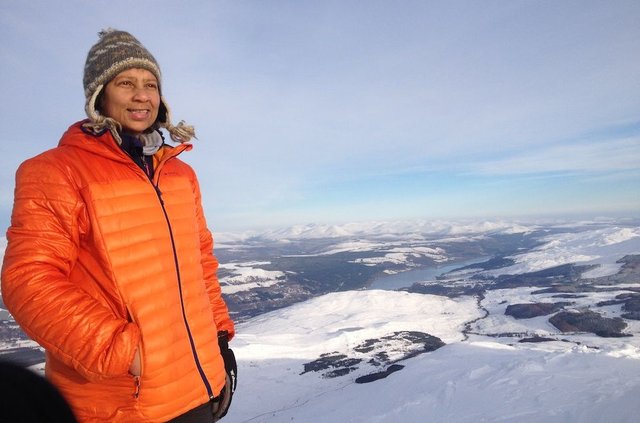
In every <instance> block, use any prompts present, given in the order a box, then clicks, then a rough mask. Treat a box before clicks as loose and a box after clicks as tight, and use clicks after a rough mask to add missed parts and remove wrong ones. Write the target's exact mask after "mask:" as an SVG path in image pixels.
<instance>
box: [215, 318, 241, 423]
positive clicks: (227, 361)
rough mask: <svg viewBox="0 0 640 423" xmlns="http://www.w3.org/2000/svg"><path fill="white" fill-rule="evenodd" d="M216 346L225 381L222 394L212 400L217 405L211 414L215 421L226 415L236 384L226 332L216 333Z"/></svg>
mask: <svg viewBox="0 0 640 423" xmlns="http://www.w3.org/2000/svg"><path fill="white" fill-rule="evenodd" d="M218 346H219V347H220V354H221V355H222V359H223V360H224V370H225V372H226V381H225V385H224V388H223V389H222V392H220V395H219V396H218V398H216V399H214V402H216V403H217V404H215V405H214V412H213V417H214V418H215V420H216V421H217V420H218V419H221V418H223V417H224V416H226V415H227V411H229V406H230V405H231V399H232V398H233V393H234V392H235V391H236V386H237V384H238V365H237V363H236V356H235V354H234V353H233V350H232V349H231V348H229V333H228V332H227V331H226V330H225V331H222V332H218ZM216 405H217V407H216Z"/></svg>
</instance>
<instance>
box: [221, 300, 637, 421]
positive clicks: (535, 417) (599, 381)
mask: <svg viewBox="0 0 640 423" xmlns="http://www.w3.org/2000/svg"><path fill="white" fill-rule="evenodd" d="M477 317H479V311H478V309H477V307H476V304H475V300H474V299H473V298H469V297H467V298H461V299H459V300H455V301H454V300H451V299H447V298H444V297H436V296H428V295H420V294H407V293H399V292H389V291H352V292H343V293H335V294H329V295H325V296H323V297H320V298H315V299H312V300H310V301H308V302H305V303H303V304H299V305H296V306H293V307H290V308H288V309H285V310H282V311H278V312H273V313H269V314H266V315H263V316H260V317H257V318H255V319H253V320H251V321H248V322H246V323H244V324H242V325H239V327H238V335H237V338H236V339H235V340H234V341H233V342H232V346H233V348H234V350H235V352H236V355H237V358H238V361H239V367H240V373H239V378H240V379H239V380H240V384H239V388H238V391H237V394H236V396H235V398H234V402H233V407H232V408H233V409H232V411H231V412H230V414H229V416H228V417H227V418H226V419H227V421H228V422H229V423H231V422H291V421H295V422H310V423H315V422H317V423H321V422H394V423H397V422H447V423H455V422H571V423H573V422H635V421H637V415H638V412H640V409H639V408H638V404H637V397H638V395H639V394H640V349H639V348H638V347H639V345H638V342H637V341H634V342H630V341H629V340H630V339H633V338H625V341H619V342H617V343H616V345H617V346H616V347H614V348H609V349H606V350H598V349H595V348H591V347H590V345H589V338H590V337H589V336H586V335H585V338H584V343H583V344H582V345H578V344H576V343H572V342H561V341H556V342H547V343H541V344H534V343H527V344H522V343H520V344H518V343H513V344H512V345H509V343H505V341H504V340H494V339H492V338H488V337H481V336H472V337H471V338H470V339H468V340H466V341H465V340H463V339H464V338H463V336H462V330H463V327H464V322H466V321H470V320H473V319H476V318H477ZM396 331H424V332H427V333H429V334H431V335H434V336H438V337H440V338H441V339H442V340H443V341H444V342H446V343H447V345H446V346H444V347H442V348H440V349H437V350H436V351H433V352H429V353H425V354H422V355H419V356H417V357H413V358H411V359H408V360H404V361H401V362H399V364H403V365H404V366H405V367H404V368H403V369H402V370H400V371H397V372H395V373H392V374H391V375H389V376H388V377H386V378H385V379H381V380H377V381H375V382H371V383H366V384H358V383H355V380H356V378H357V377H358V376H361V375H362V374H366V373H368V372H372V371H375V367H374V366H370V365H367V364H366V362H365V364H364V365H362V366H359V367H358V369H357V370H355V371H353V372H351V373H348V374H346V375H343V376H339V377H333V378H328V377H323V375H322V373H321V372H306V373H304V368H305V367H304V365H305V363H308V362H310V361H311V360H314V359H317V358H318V357H320V356H321V355H323V354H325V355H327V354H329V353H335V352H339V353H341V354H343V355H346V356H347V357H349V358H357V357H358V353H357V352H354V350H353V349H354V347H355V346H356V345H361V344H362V342H363V341H365V340H368V339H375V338H380V337H383V336H385V335H387V334H389V333H392V332H396ZM386 348H387V349H389V350H394V346H393V343H392V342H390V343H387V345H386ZM365 356H366V354H365ZM301 373H303V374H301Z"/></svg>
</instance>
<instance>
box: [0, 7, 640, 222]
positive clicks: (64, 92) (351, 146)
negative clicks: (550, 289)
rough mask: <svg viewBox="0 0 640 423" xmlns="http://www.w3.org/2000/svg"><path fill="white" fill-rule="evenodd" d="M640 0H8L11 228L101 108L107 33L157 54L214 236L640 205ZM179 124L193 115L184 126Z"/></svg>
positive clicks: (3, 194)
mask: <svg viewBox="0 0 640 423" xmlns="http://www.w3.org/2000/svg"><path fill="white" fill-rule="evenodd" d="M639 23H640V2H637V1H634V0H632V1H623V0H616V1H590V0H589V1H562V2H557V1H529V0H525V1H519V0H515V1H512V0H502V1H495V0H494V1H491V0H490V1H483V2H477V1H470V0H469V1H412V0H407V1H401V2H400V1H391V0H389V1H375V0H374V1H366V2H365V1H352V0H340V1H333V0H328V1H306V0H302V1H293V0H291V1H284V0H280V1H204V0H202V1H185V2H177V1H164V0H158V1H148V0H141V1H137V2H129V1H121V0H109V1H105V0H95V1H91V2H87V1H80V0H68V1H65V2H60V3H59V4H56V6H55V7H53V6H52V4H51V2H48V1H43V0H35V1H29V2H22V1H17V0H16V1H12V0H0V71H1V75H2V77H1V78H0V97H1V98H2V99H4V101H2V102H1V103H0V141H2V142H1V143H0V226H3V227H6V226H7V225H8V224H9V216H10V212H11V207H12V196H13V188H14V179H13V178H14V173H15V170H16V168H17V166H18V165H19V164H20V163H21V162H22V161H24V160H25V159H27V158H29V157H32V156H34V155H36V154H38V153H40V152H42V151H45V150H47V149H49V148H53V147H55V145H56V144H57V142H58V140H59V138H60V136H61V135H62V133H63V132H64V131H65V130H66V128H67V127H68V126H69V125H71V124H72V123H74V122H76V121H78V120H81V119H83V118H84V117H85V114H84V95H83V90H82V70H83V66H84V61H85V59H86V54H87V52H88V50H89V48H90V47H91V46H92V45H93V44H94V43H95V42H96V41H97V40H98V37H97V33H98V32H99V31H100V30H101V29H103V28H107V27H113V28H117V29H122V30H126V31H129V32H131V33H132V34H133V35H134V36H136V37H137V38H138V39H139V40H140V41H141V42H142V43H143V44H144V45H145V46H146V47H147V48H148V49H149V50H150V51H151V52H152V54H153V55H154V56H155V57H156V59H157V60H158V62H159V64H160V67H161V70H162V74H163V80H162V90H163V95H164V96H165V98H166V99H167V101H168V103H169V105H170V107H171V110H172V115H173V120H174V121H175V122H177V121H179V120H182V119H184V120H185V121H187V122H188V123H190V124H193V125H194V126H195V127H196V133H197V137H198V139H197V140H195V141H194V149H193V150H192V151H191V152H188V153H185V154H183V155H182V156H181V158H182V159H183V160H185V161H186V162H188V163H189V164H191V165H192V166H193V167H194V169H195V170H196V172H197V174H198V177H199V180H200V184H201V188H202V191H203V202H204V208H205V213H206V216H207V219H208V223H209V226H210V228H211V229H212V231H213V232H214V233H215V232H217V231H234V230H244V229H250V228H258V227H265V228H272V227H279V226H286V225H291V224H304V223H333V222H336V223H339V222H349V221H367V220H398V219H414V218H420V219H431V218H433V219H436V218H437V219H460V218H472V219H473V218H483V219H484V218H504V217H527V216H553V215H563V216H565V215H581V216H603V215H616V216H618V215H622V216H634V217H637V216H638V215H639V214H640V190H639V189H638V187H640V115H639V113H638V112H640V77H639V76H638V75H640V59H639V58H638V51H639V50H640V24H639ZM175 122H174V123H175Z"/></svg>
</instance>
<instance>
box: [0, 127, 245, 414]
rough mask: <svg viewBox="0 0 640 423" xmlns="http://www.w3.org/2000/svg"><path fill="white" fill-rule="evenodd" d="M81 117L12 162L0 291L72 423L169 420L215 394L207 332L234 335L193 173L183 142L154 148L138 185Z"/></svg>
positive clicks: (212, 338) (110, 145)
mask: <svg viewBox="0 0 640 423" xmlns="http://www.w3.org/2000/svg"><path fill="white" fill-rule="evenodd" d="M81 124H82V122H78V123H76V124H75V125H73V126H71V127H70V128H69V130H68V131H67V132H66V133H65V134H64V135H63V137H62V139H61V140H60V144H59V146H58V147H57V148H54V149H52V150H49V151H47V152H45V153H42V154H40V155H39V156H36V157H34V158H32V159H30V160H27V161H26V162H24V163H23V164H22V165H21V166H20V168H19V169H18V172H17V176H16V190H15V199H14V210H13V214H12V218H11V227H10V228H9V230H8V232H7V239H8V245H7V248H6V252H5V257H4V263H3V267H2V296H3V300H4V302H5V304H6V305H7V308H8V309H9V311H10V312H11V313H12V314H13V316H14V317H15V319H16V321H17V322H18V323H19V324H20V325H21V327H22V328H23V329H24V330H25V332H26V333H27V334H28V335H29V336H30V337H32V338H33V339H34V340H35V341H37V342H38V343H39V344H40V345H41V346H43V347H44V349H45V350H46V355H47V362H46V368H45V374H46V376H47V377H48V378H49V379H50V380H51V382H53V383H54V384H55V385H56V386H57V387H58V388H59V389H60V391H61V392H62V393H63V395H64V396H65V397H66V398H67V400H68V401H69V402H70V404H71V406H72V408H73V410H74V412H75V413H76V416H77V418H78V419H79V420H80V421H109V422H132V421H135V422H144V421H165V420H169V419H171V418H173V417H176V416H178V415H180V414H182V413H184V412H186V411H188V410H190V409H192V408H194V407H197V406H198V405H201V404H203V403H205V402H207V401H208V400H209V399H210V398H212V397H214V396H217V395H219V394H220V391H221V390H222V388H223V386H224V383H225V371H224V364H223V360H222V357H221V355H220V351H219V348H218V342H217V332H218V331H222V330H226V331H228V332H229V334H230V336H233V333H234V326H233V322H232V321H231V319H230V318H229V313H228V310H227V307H226V305H225V303H224V301H223V299H222V297H221V291H220V286H219V284H218V280H217V277H216V270H217V267H218V262H217V260H216V258H215V256H214V255H213V240H212V237H211V234H210V232H209V231H208V229H207V226H206V223H205V218H204V216H203V212H202V207H201V201H200V189H199V186H198V182H197V179H196V176H195V174H194V172H193V170H192V169H191V168H190V167H189V166H188V165H187V164H185V163H184V162H182V161H181V160H179V159H178V158H176V156H177V155H178V154H179V153H181V152H182V151H184V150H189V149H191V145H189V144H183V145H179V146H177V147H174V148H172V147H169V146H163V147H162V148H161V150H160V151H159V152H158V153H156V156H155V157H156V158H158V159H159V162H158V165H157V167H156V170H155V175H154V178H153V182H151V181H150V180H149V178H148V177H147V176H146V174H145V173H144V172H143V171H142V170H141V169H140V168H139V167H138V166H137V165H136V164H135V163H134V162H133V161H132V160H131V158H130V157H129V156H128V155H127V154H126V153H124V152H123V151H122V150H121V149H120V147H119V146H118V145H117V144H116V142H115V141H114V139H113V137H112V135H111V133H110V132H109V131H106V132H105V133H103V134H102V135H100V136H94V135H90V134H87V133H85V132H84V131H83V130H82V127H81ZM138 345H139V346H140V349H141V358H142V374H141V376H140V377H134V376H132V375H131V374H129V373H128V369H129V366H130V364H131V362H132V360H133V356H134V353H135V350H136V348H137V347H138Z"/></svg>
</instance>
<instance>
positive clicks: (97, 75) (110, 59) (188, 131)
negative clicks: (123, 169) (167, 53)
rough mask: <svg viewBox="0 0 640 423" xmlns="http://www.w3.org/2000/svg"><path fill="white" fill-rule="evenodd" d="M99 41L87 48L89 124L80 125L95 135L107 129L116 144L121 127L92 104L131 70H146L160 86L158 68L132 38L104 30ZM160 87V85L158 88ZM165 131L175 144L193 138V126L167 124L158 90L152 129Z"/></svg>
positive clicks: (166, 112)
mask: <svg viewBox="0 0 640 423" xmlns="http://www.w3.org/2000/svg"><path fill="white" fill-rule="evenodd" d="M98 36H99V37H100V39H99V40H98V42H97V43H96V44H94V45H93V47H91V49H90V50H89V53H88V54H87V61H86V63H85V65H84V77H83V80H82V82H83V85H84V95H85V98H86V103H85V111H86V112H87V116H88V117H89V122H87V123H86V124H85V125H84V126H85V128H87V129H90V130H92V131H93V132H94V133H99V132H101V131H104V130H105V129H107V128H108V129H110V130H111V132H112V133H113V135H114V137H115V138H116V140H117V141H118V142H121V140H120V136H119V135H118V129H120V127H121V125H120V123H118V122H117V121H116V120H114V119H112V118H109V117H106V116H103V115H102V114H100V113H99V112H98V111H97V110H96V101H97V99H98V98H99V96H100V94H101V93H102V92H103V90H104V87H105V86H106V85H107V83H109V81H111V80H112V79H113V78H114V77H116V76H117V75H118V74H119V73H120V72H123V71H125V70H127V69H131V68H141V69H146V70H148V71H149V72H151V73H152V74H153V75H154V76H155V77H156V79H157V80H158V84H161V73H160V66H158V62H157V61H156V59H155V58H154V57H153V55H151V53H149V51H148V50H147V49H146V48H145V47H144V46H143V45H142V44H141V43H140V41H138V40H137V39H136V38H135V37H134V36H133V35H131V34H129V33H128V32H125V31H119V30H116V29H112V28H108V29H105V30H103V31H101V32H100V33H98ZM159 87H161V85H159ZM158 128H165V129H166V130H167V131H168V132H169V134H170V135H171V139H172V140H174V141H176V142H187V141H189V140H190V139H191V138H193V137H195V132H194V129H193V126H190V125H186V124H185V123H184V121H180V123H178V125H176V126H174V125H173V124H171V114H170V111H169V106H168V105H167V102H166V100H165V99H164V97H162V90H160V107H159V110H158V118H157V119H156V122H155V124H154V125H153V127H152V129H158Z"/></svg>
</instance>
